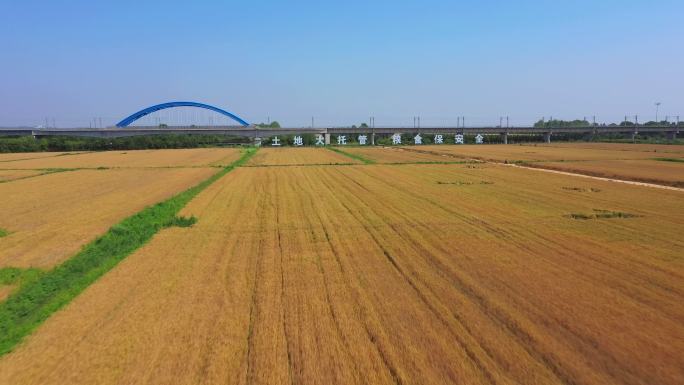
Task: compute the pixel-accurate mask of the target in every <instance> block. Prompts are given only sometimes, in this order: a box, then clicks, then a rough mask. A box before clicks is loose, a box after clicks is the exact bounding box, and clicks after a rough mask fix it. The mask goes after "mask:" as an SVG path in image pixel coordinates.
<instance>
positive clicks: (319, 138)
mask: <svg viewBox="0 0 684 385" xmlns="http://www.w3.org/2000/svg"><path fill="white" fill-rule="evenodd" d="M316 146H325V142H324V138H323V135H321V134H318V135H316Z"/></svg>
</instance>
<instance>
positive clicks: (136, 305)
mask: <svg viewBox="0 0 684 385" xmlns="http://www.w3.org/2000/svg"><path fill="white" fill-rule="evenodd" d="M454 147H455V146H447V145H444V146H420V147H419V146H415V147H411V148H410V149H405V150H402V149H383V148H360V147H355V148H352V147H348V148H345V149H343V150H344V151H345V152H348V153H352V154H354V155H355V156H361V157H362V158H365V159H369V160H372V161H375V162H377V163H375V164H363V163H362V162H361V161H359V160H358V159H352V158H350V157H346V156H345V155H344V154H341V153H337V152H333V151H331V150H328V149H324V148H278V149H272V148H263V149H259V150H258V151H257V152H256V154H255V155H254V156H253V157H252V158H251V159H250V160H249V162H248V163H247V164H245V165H244V166H243V167H236V168H235V169H233V170H232V171H230V172H228V173H227V174H225V175H223V176H222V177H221V178H219V179H218V180H216V181H215V182H213V183H212V184H210V185H209V186H208V187H206V188H205V189H204V190H202V191H201V192H200V193H199V194H198V195H196V196H195V197H194V198H193V199H192V200H190V201H189V203H187V205H185V206H184V207H183V208H182V209H181V210H180V212H179V213H178V215H179V216H181V217H184V218H191V217H194V218H196V222H195V223H194V224H193V225H192V226H190V227H169V228H165V229H162V230H160V231H159V232H158V233H157V234H156V235H154V237H153V238H152V239H151V240H150V241H149V242H148V243H146V244H145V245H143V246H142V247H141V248H139V249H138V250H137V251H135V252H133V253H132V254H131V255H129V256H128V257H126V258H125V259H123V260H122V261H121V262H120V263H119V264H118V265H116V266H115V267H114V268H113V269H112V270H110V271H109V272H108V273H106V274H105V275H103V276H102V277H101V278H99V279H98V280H97V281H95V282H94V283H93V284H91V285H90V286H89V287H87V289H85V290H84V291H83V292H82V293H81V294H80V295H78V296H76V297H75V298H74V299H73V300H72V301H71V302H70V303H68V304H67V305H66V306H65V307H63V308H62V309H61V310H59V311H57V312H55V313H54V314H52V316H50V317H49V318H48V319H47V320H45V321H44V322H43V323H42V324H41V325H40V326H39V327H37V328H36V329H35V330H34V331H32V332H31V333H30V335H28V336H27V337H26V338H25V339H24V340H23V341H22V342H21V343H19V344H18V345H17V346H16V347H15V348H14V349H13V350H12V351H10V352H8V353H6V354H4V355H2V356H0V384H41V385H43V384H46V385H47V384H129V383H136V384H137V383H140V384H171V383H172V384H219V383H220V384H473V385H477V384H565V385H567V384H588V385H594V384H595V385H603V384H634V385H636V384H667V385H670V384H671V385H675V384H680V383H681V381H682V378H684V355H682V354H681V352H682V351H684V306H682V304H683V303H684V259H683V256H684V238H682V237H681V230H682V228H684V199H683V198H684V190H681V189H671V190H667V189H663V188H658V186H655V187H649V186H637V185H630V184H626V183H616V182H611V181H605V180H597V179H589V178H583V177H577V176H572V175H561V174H554V173H547V172H542V171H539V170H535V169H529V168H519V167H509V166H506V165H502V164H499V163H487V162H479V163H455V161H458V160H463V159H465V158H469V157H470V155H467V154H465V152H468V151H471V150H466V151H465V152H464V151H463V149H464V148H465V149H468V148H470V147H473V148H475V146H463V147H458V148H454ZM435 148H437V150H436V149H435ZM490 150H491V153H492V154H488V151H490ZM206 151H210V150H206ZM424 151H425V152H424ZM472 151H475V150H472ZM477 151H478V153H483V154H484V156H483V157H482V158H483V159H484V158H488V159H497V160H499V159H498V158H500V157H504V158H505V159H508V158H507V157H508V156H518V157H526V156H528V155H529V156H530V157H532V158H535V160H536V159H537V158H539V159H540V160H547V161H548V160H559V159H565V158H569V159H570V158H572V159H576V160H588V161H586V162H579V161H578V162H567V164H589V163H591V164H596V165H601V164H608V166H605V167H608V168H610V167H613V166H611V165H612V164H613V163H615V164H623V163H618V162H636V163H634V164H633V163H625V164H623V165H622V166H620V167H623V168H624V169H626V170H628V169H638V167H637V166H636V165H640V164H642V163H643V162H653V163H654V164H657V165H661V164H664V163H667V164H669V162H659V161H649V160H644V159H649V157H643V158H642V157H640V155H639V154H637V155H634V153H647V152H648V151H623V150H618V149H615V148H612V149H605V148H580V147H579V146H574V147H573V146H570V147H566V146H565V145H563V146H558V147H548V146H547V147H543V148H541V149H540V148H538V147H534V146H531V147H527V148H523V146H511V147H510V148H508V147H505V146H494V145H488V146H479V147H477ZM525 151H541V152H540V153H537V154H536V155H535V154H527V155H525V154H526V153H525ZM606 152H608V153H606ZM442 153H444V154H447V156H446V157H442V155H441V154H442ZM617 153H621V154H622V157H618V156H617ZM623 153H626V154H623ZM450 154H454V156H451V155H450ZM540 154H541V155H540ZM533 155H534V156H533ZM162 156H166V155H162ZM202 156H203V155H198V157H200V158H201V157H202ZM236 156H239V155H236ZM461 156H463V157H464V158H461ZM649 156H650V155H649ZM148 157H154V152H151V153H149V154H148ZM207 157H210V156H208V155H207ZM444 158H446V159H444ZM541 158H545V159H541ZM432 159H442V160H441V161H432ZM619 159H628V161H627V160H619ZM151 162H152V163H154V161H153V160H151ZM421 162H424V163H429V164H419V163H421ZM384 163H387V164H384ZM550 163H552V164H554V165H555V164H563V165H565V164H566V162H550ZM155 164H158V163H155ZM673 164H674V163H673ZM542 165H544V164H542ZM676 165H677V166H678V165H679V164H676ZM256 166H258V167H256ZM280 166H288V167H280ZM649 167H650V166H648V167H646V168H644V169H640V171H639V172H642V173H646V174H648V173H649V172H651V171H649V170H652V169H651V168H649ZM214 170H215V169H204V168H178V169H121V170H79V171H68V172H61V173H56V174H49V175H41V176H37V177H31V178H27V179H22V180H14V181H9V182H7V183H3V184H0V196H2V198H3V199H2V200H0V212H2V213H3V214H5V213H7V215H3V216H2V217H0V228H3V229H7V230H10V234H9V235H7V236H5V237H0V262H1V264H2V265H1V266H5V267H28V266H36V265H39V266H43V267H47V266H50V265H51V264H54V263H55V262H57V261H61V260H63V259H64V258H66V257H68V256H69V255H70V253H71V254H73V253H74V252H75V249H74V248H78V247H79V245H81V244H83V242H85V241H87V240H90V239H92V238H93V237H94V236H95V235H96V234H97V233H98V232H100V233H101V232H103V231H105V229H106V228H107V226H110V225H111V224H112V223H113V221H115V220H114V218H119V217H122V216H124V215H127V214H126V213H131V212H133V211H135V210H139V209H140V207H141V206H144V205H148V204H150V203H153V202H156V201H161V200H163V199H165V197H167V196H170V195H172V194H173V193H174V192H176V191H179V190H182V189H183V188H187V187H189V186H191V185H194V184H197V183H198V182H199V181H200V180H203V179H206V178H208V177H209V175H211V174H212V172H215V171H214ZM653 170H654V169H653ZM585 171H586V170H585ZM117 173H118V174H117ZM629 175H635V174H634V173H630V174H629ZM3 189H4V190H3ZM5 198H8V199H5ZM79 198H80V199H79ZM143 200H144V202H143ZM8 210H9V211H8ZM88 212H90V214H91V215H86V214H87V213H88ZM124 212H125V213H124ZM39 213H42V214H43V215H42V217H41V216H40V215H39ZM93 214H95V215H93ZM24 216H25V217H26V218H24ZM96 222H97V226H95V223H96ZM11 226H15V228H11ZM43 228H45V230H41V229H43ZM64 229H69V231H71V233H72V234H77V235H82V237H81V238H78V239H77V237H76V236H74V237H72V238H69V240H70V241H69V247H70V248H69V247H66V246H65V244H63V242H65V238H64V237H62V236H56V235H54V234H61V235H63V234H64V233H63V232H64ZM12 231H15V232H16V233H15V232H12ZM60 231H61V232H60ZM22 232H25V234H32V235H26V236H25V238H23V239H24V242H25V243H24V244H23V245H24V246H23V247H24V248H23V249H22V250H23V251H20V252H17V253H15V254H13V255H14V256H13V257H6V256H5V255H8V254H2V253H6V250H10V249H12V248H7V247H9V246H6V245H8V244H11V242H10V243H7V242H8V241H12V237H13V236H16V235H15V234H21V233H22ZM42 234H47V235H46V236H45V237H41V235H42ZM50 234H53V235H52V236H48V235H50ZM84 234H87V236H86V235H84ZM29 239H31V241H29ZM16 247H18V246H16ZM12 250H14V249H12ZM53 250H63V252H62V253H61V254H59V255H58V256H55V255H51V254H50V253H51V252H52V251H53ZM3 290H4V291H3ZM8 290H9V289H7V286H1V285H0V301H2V295H3V293H5V294H4V295H5V296H7V295H8V294H7V293H8Z"/></svg>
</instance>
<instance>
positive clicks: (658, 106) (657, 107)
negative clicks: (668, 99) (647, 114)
mask: <svg viewBox="0 0 684 385" xmlns="http://www.w3.org/2000/svg"><path fill="white" fill-rule="evenodd" d="M655 106H656V120H655V121H656V123H658V109H659V108H660V102H655Z"/></svg>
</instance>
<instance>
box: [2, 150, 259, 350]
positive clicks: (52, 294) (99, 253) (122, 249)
mask: <svg viewBox="0 0 684 385" xmlns="http://www.w3.org/2000/svg"><path fill="white" fill-rule="evenodd" d="M255 152H256V149H253V148H249V149H247V150H245V151H244V152H243V154H242V156H241V157H240V159H239V160H237V161H236V162H234V163H233V164H231V165H230V166H228V167H226V168H224V169H223V170H221V171H219V172H217V173H216V174H214V175H212V176H211V177H209V178H208V179H206V180H204V181H203V182H201V183H199V184H198V185H196V186H194V187H191V188H189V189H188V190H185V191H184V192H182V193H180V194H177V195H175V196H173V197H171V198H169V199H167V200H165V201H163V202H160V203H157V204H155V205H154V206H149V207H147V208H145V209H143V210H142V211H140V212H138V213H137V214H135V215H133V216H131V217H128V218H126V219H124V220H123V221H121V222H119V223H118V224H116V225H114V226H113V227H112V228H111V229H109V231H107V233H105V234H104V235H102V236H100V237H98V238H97V239H95V240H94V241H93V242H91V243H89V244H88V245H86V246H84V247H83V248H82V249H81V251H79V252H78V253H77V254H76V255H74V256H73V257H71V258H69V259H68V260H67V261H65V262H64V263H62V264H61V265H59V266H57V267H55V268H54V269H52V270H50V271H48V272H45V273H43V274H41V275H40V276H39V277H38V278H37V279H35V280H32V281H28V282H26V283H24V284H22V285H21V286H20V287H19V289H18V290H17V291H16V292H15V293H13V294H12V295H10V297H9V298H7V300H6V301H5V302H3V303H1V304H0V355H3V354H5V353H8V352H10V351H11V350H12V349H13V348H14V347H15V346H16V345H17V344H18V343H19V342H20V341H21V340H22V339H23V338H24V337H26V336H27V335H29V334H30V333H31V332H32V331H33V330H35V329H36V328H37V327H38V326H39V325H40V324H41V323H43V322H44V321H45V320H46V319H47V318H48V317H50V315H52V313H54V312H56V311H57V310H59V309H61V308H62V307H64V306H65V305H66V304H68V303H69V302H70V301H71V300H72V299H73V298H74V297H76V296H77V295H78V294H80V293H81V292H82V291H83V290H85V289H86V288H87V287H88V286H89V285H90V284H92V283H93V282H95V281H96V280H97V279H98V278H100V277H101V276H102V275H103V274H105V273H106V272H108V271H109V270H111V269H112V268H113V267H114V266H116V265H117V264H118V263H119V262H121V261H122V260H123V259H124V258H126V257H127V256H128V255H130V254H131V253H133V252H134V251H136V250H137V249H138V248H140V247H141V246H143V245H144V244H145V243H147V242H148V241H149V240H150V239H151V238H152V236H154V234H156V233H157V232H158V231H159V230H161V229H163V228H165V227H168V226H174V225H188V224H189V223H190V222H193V223H194V221H193V220H192V219H187V218H185V219H180V218H178V217H177V216H176V215H177V214H178V212H179V211H180V210H181V209H182V208H183V207H184V206H185V205H186V204H187V203H188V202H189V201H190V200H191V199H192V198H194V197H195V196H196V195H197V194H199V193H200V192H201V191H202V190H204V189H205V188H207V187H208V186H209V185H211V184H212V183H214V182H215V181H216V180H218V179H219V178H221V177H223V176H224V175H225V174H227V173H228V172H230V171H231V170H233V169H234V168H235V167H238V166H240V165H242V164H244V163H245V162H246V161H247V160H249V158H250V157H252V156H253V155H254V153H255ZM190 224H191V223H190Z"/></svg>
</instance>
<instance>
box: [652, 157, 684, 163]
mask: <svg viewBox="0 0 684 385" xmlns="http://www.w3.org/2000/svg"><path fill="white" fill-rule="evenodd" d="M653 160H659V161H661V162H677V163H684V158H653Z"/></svg>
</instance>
